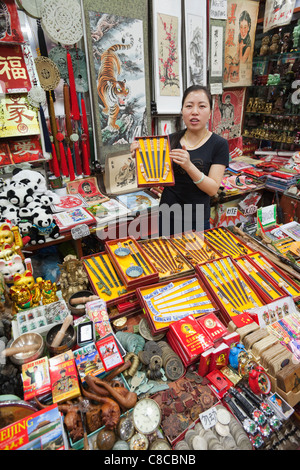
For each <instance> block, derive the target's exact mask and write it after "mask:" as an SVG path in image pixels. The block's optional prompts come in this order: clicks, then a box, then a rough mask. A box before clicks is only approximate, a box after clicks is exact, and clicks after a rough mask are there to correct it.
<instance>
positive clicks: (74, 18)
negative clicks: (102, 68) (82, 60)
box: [42, 0, 83, 46]
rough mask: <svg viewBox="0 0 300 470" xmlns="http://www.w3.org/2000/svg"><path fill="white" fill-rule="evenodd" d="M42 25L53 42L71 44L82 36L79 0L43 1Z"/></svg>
mask: <svg viewBox="0 0 300 470" xmlns="http://www.w3.org/2000/svg"><path fill="white" fill-rule="evenodd" d="M42 26H43V28H44V29H45V31H46V32H47V34H48V36H49V37H50V39H52V40H53V41H54V42H55V43H57V44H63V45H64V46H73V45H74V44H76V43H77V42H78V41H80V39H81V38H82V36H83V29H82V18H81V9H80V4H79V2H78V1H77V0H64V1H63V2H62V1H61V0H52V1H51V2H44V5H43V11H42Z"/></svg>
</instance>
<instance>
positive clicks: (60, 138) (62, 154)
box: [56, 132, 69, 176]
mask: <svg viewBox="0 0 300 470" xmlns="http://www.w3.org/2000/svg"><path fill="white" fill-rule="evenodd" d="M56 139H57V140H58V141H59V153H60V168H61V172H62V174H63V175H64V176H69V171H68V165H67V159H66V154H65V149H64V144H63V142H62V141H63V140H64V136H63V134H62V133H61V132H58V133H57V134H56Z"/></svg>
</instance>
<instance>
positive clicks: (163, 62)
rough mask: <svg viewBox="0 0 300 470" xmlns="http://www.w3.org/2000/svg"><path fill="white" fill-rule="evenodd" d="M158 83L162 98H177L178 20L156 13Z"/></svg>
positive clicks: (178, 93)
mask: <svg viewBox="0 0 300 470" xmlns="http://www.w3.org/2000/svg"><path fill="white" fill-rule="evenodd" d="M157 33H158V52H159V56H158V62H159V83H160V94H161V95H162V96H179V95H180V84H179V64H178V18H176V16H170V15H164V14H162V13H158V30H157Z"/></svg>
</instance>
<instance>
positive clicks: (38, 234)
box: [29, 207, 60, 245]
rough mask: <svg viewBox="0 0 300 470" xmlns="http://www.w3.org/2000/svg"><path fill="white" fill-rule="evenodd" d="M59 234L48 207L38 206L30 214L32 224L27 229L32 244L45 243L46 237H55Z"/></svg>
mask: <svg viewBox="0 0 300 470" xmlns="http://www.w3.org/2000/svg"><path fill="white" fill-rule="evenodd" d="M59 235H60V233H59V228H58V226H57V224H56V222H55V221H54V219H53V215H52V213H51V211H50V210H49V209H45V208H41V207H40V208H39V210H38V211H36V212H34V213H33V214H32V226H31V228H30V230H29V236H30V242H31V244H32V245H36V244H42V243H45V241H46V240H47V238H53V239H56V238H58V237H59Z"/></svg>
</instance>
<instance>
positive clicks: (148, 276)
mask: <svg viewBox="0 0 300 470" xmlns="http://www.w3.org/2000/svg"><path fill="white" fill-rule="evenodd" d="M105 249H106V251H107V253H108V255H109V257H110V259H111V261H112V263H113V264H114V266H115V268H116V271H117V272H118V274H119V276H120V278H121V279H122V281H123V283H124V285H125V286H126V288H128V289H135V288H137V287H139V286H143V285H148V284H153V283H155V282H158V280H159V275H158V271H157V270H156V269H155V267H154V265H153V264H152V263H151V261H150V259H149V258H148V256H147V255H146V253H145V252H144V251H143V249H142V247H141V246H140V245H139V244H138V243H137V241H136V240H135V239H134V238H133V237H128V238H123V239H117V240H109V241H107V242H106V243H105Z"/></svg>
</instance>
